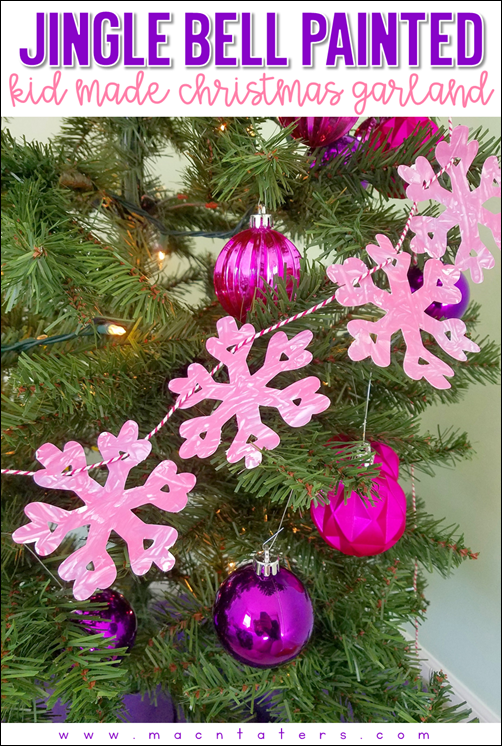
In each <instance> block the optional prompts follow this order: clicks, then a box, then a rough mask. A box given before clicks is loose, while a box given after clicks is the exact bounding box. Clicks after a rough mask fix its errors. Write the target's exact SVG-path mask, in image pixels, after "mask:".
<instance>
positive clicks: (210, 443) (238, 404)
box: [169, 316, 330, 469]
mask: <svg viewBox="0 0 502 746" xmlns="http://www.w3.org/2000/svg"><path fill="white" fill-rule="evenodd" d="M216 328H217V331H218V336H217V337H210V338H209V339H208V340H207V342H206V348H207V350H208V352H210V353H211V355H213V357H215V358H216V359H217V360H219V361H220V363H223V365H225V366H226V368H227V370H228V383H221V382H219V381H215V380H214V378H213V377H212V376H211V375H210V373H209V372H208V371H207V370H206V369H205V368H204V367H203V366H202V365H199V363H193V364H192V365H189V366H188V371H187V373H188V375H187V377H186V378H175V379H173V380H172V381H170V382H169V388H170V389H171V391H174V392H176V393H177V394H179V395H180V396H183V395H185V394H188V392H190V391H193V389H194V387H195V386H196V385H197V386H199V389H198V390H197V391H196V392H195V393H193V394H192V395H191V396H189V397H188V399H187V400H186V401H185V402H184V403H183V404H181V406H180V408H181V409H187V408H189V407H193V406H195V405H196V404H199V402H201V401H202V400H203V399H214V400H216V401H220V402H221V404H220V405H219V406H218V407H215V408H214V409H213V411H212V412H211V414H209V415H204V416H202V417H194V418H193V419H191V420H187V421H185V422H183V424H182V425H181V427H180V435H182V437H184V438H185V442H184V443H183V445H182V446H181V448H180V456H181V458H191V457H192V456H199V458H207V457H208V456H211V455H212V454H213V453H214V452H215V451H216V449H217V448H218V446H219V444H220V442H221V433H222V428H223V425H225V423H227V422H228V421H229V420H232V419H233V418H234V417H235V418H236V420H237V435H236V436H235V437H234V439H233V442H232V444H231V445H230V447H229V449H228V450H227V460H228V461H229V462H230V463H231V464H233V463H235V462H236V461H239V460H240V459H242V458H244V459H245V464H246V468H248V469H252V468H253V467H255V466H258V464H260V463H261V460H262V454H261V452H260V449H268V450H272V449H273V448H277V446H278V445H279V443H280V438H279V436H278V435H277V433H276V432H275V431H274V430H272V429H271V428H270V427H268V426H267V425H265V423H264V422H262V419H261V416H262V412H261V411H260V407H273V408H275V409H277V411H278V412H279V414H280V415H281V417H282V419H283V420H284V421H285V422H286V423H287V424H288V425H290V426H291V427H302V426H303V425H306V424H307V423H308V422H310V420H311V419H312V415H313V414H318V413H320V412H324V410H325V409H327V408H328V407H329V405H330V400H329V399H328V397H327V396H324V395H323V394H317V393H316V391H317V390H318V389H319V388H320V386H321V382H320V380H319V379H318V378H317V377H316V376H308V377H307V378H303V379H300V380H298V381H295V383H292V384H290V385H289V386H287V387H286V388H284V389H277V388H273V387H272V386H269V385H268V384H269V383H270V381H272V380H273V379H274V378H275V377H276V376H277V375H278V374H279V373H282V372H283V371H287V370H298V369H299V368H303V367H304V366H305V365H308V364H309V363H310V361H311V360H312V353H311V352H308V351H307V350H306V349H305V348H306V347H307V345H308V344H309V343H310V342H311V340H312V337H313V334H312V332H311V331H308V330H305V331H303V332H300V333H299V334H296V335H295V336H294V337H292V339H288V337H287V335H286V334H285V333H284V332H277V333H276V334H274V336H273V337H272V338H271V339H270V341H269V343H268V348H267V352H266V354H265V360H264V363H263V365H262V367H261V368H259V369H258V370H256V371H255V372H254V373H251V372H250V370H249V367H248V364H247V362H246V360H247V356H248V355H249V351H250V349H251V347H252V345H253V341H254V339H253V337H254V333H255V330H254V327H253V326H252V325H251V324H244V326H241V328H240V329H237V324H236V322H235V319H233V318H232V317H231V316H226V317H225V318H223V319H219V320H218V321H217V323H216ZM241 342H245V344H243V345H242V347H241V348H240V349H239V350H237V351H235V350H234V348H235V346H236V345H237V344H239V343H241Z"/></svg>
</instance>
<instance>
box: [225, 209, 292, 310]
mask: <svg viewBox="0 0 502 746" xmlns="http://www.w3.org/2000/svg"><path fill="white" fill-rule="evenodd" d="M277 277H282V278H285V280H286V292H287V294H288V298H290V299H291V298H292V297H293V294H294V292H295V287H297V286H298V283H299V282H300V252H299V251H298V249H297V248H296V246H295V245H294V244H293V243H292V242H291V241H290V240H289V238H286V236H283V235H282V233H279V231H275V230H274V229H273V228H272V224H271V218H270V216H269V215H253V217H252V224H251V226H250V227H249V228H248V229H247V230H245V231H241V232H240V233H238V234H237V235H236V236H233V238H231V239H230V241H228V243H226V244H225V246H224V247H223V249H222V250H221V252H220V254H219V256H218V258H217V260H216V266H215V268H214V290H215V292H216V296H217V298H218V300H219V301H220V303H221V305H222V306H223V308H224V309H225V311H226V312H227V313H229V314H230V315H231V316H233V317H234V318H235V319H237V320H238V321H245V319H246V314H247V312H248V311H249V309H250V308H251V306H252V305H253V299H254V298H255V297H256V298H261V300H265V295H264V293H263V292H262V291H263V290H264V288H265V287H266V286H271V287H276V280H275V278H277Z"/></svg>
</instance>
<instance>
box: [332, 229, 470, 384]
mask: <svg viewBox="0 0 502 746" xmlns="http://www.w3.org/2000/svg"><path fill="white" fill-rule="evenodd" d="M376 238H377V241H378V243H379V245H378V246H374V245H370V246H367V252H368V254H369V255H370V257H371V258H372V259H373V260H374V261H375V263H376V264H381V263H383V262H384V261H385V260H386V259H390V258H392V259H393V261H392V262H391V263H389V265H388V266H387V267H385V268H384V272H385V274H386V275H387V278H388V281H389V287H390V291H389V290H382V289H380V288H378V287H376V285H375V284H374V283H373V279H372V277H371V276H366V277H365V278H364V279H362V280H360V281H359V282H358V283H357V284H356V286H355V287H354V281H355V280H357V279H358V278H359V277H361V276H362V275H363V274H365V273H366V274H367V272H368V268H367V267H366V265H365V264H364V262H363V261H361V259H356V258H355V257H351V258H350V259H347V260H346V261H345V262H344V263H343V264H333V265H332V266H331V267H328V270H327V272H328V276H329V278H330V279H331V280H333V282H336V283H337V284H338V285H341V286H342V287H340V288H339V289H338V290H337V292H336V299H337V301H338V302H339V303H340V304H341V305H342V306H363V305H366V304H367V303H373V304H374V305H375V306H378V308H380V309H381V310H382V311H385V315H384V316H382V318H380V319H378V320H377V321H368V320H366V319H356V320H353V321H349V323H348V325H347V329H348V331H349V333H350V334H351V335H352V336H353V337H354V342H352V344H351V346H350V347H349V357H350V358H351V359H352V360H364V359H365V358H367V357H371V358H372V360H373V362H374V363H375V364H376V365H379V366H380V367H383V368H385V367H387V366H388V365H390V353H391V341H392V335H393V334H394V333H395V332H398V331H399V330H401V332H402V334H403V338H404V341H405V344H406V352H405V357H404V364H403V367H404V370H405V372H406V374H407V375H408V376H409V377H410V378H413V379H414V380H416V381H418V380H420V379H421V378H425V379H426V380H427V381H428V382H429V383H430V384H432V385H433V386H435V387H436V388H438V389H447V388H450V383H449V382H448V381H447V380H446V378H445V376H453V370H452V368H450V366H449V365H447V364H446V363H445V362H444V361H443V360H440V359H439V358H438V357H437V356H436V355H434V354H433V353H432V352H431V351H430V349H428V348H427V346H426V345H425V344H424V341H423V339H422V335H421V330H423V331H425V332H428V333H429V334H430V335H431V336H432V337H434V339H435V340H436V342H437V343H438V345H439V346H440V347H441V348H442V349H443V350H444V351H445V352H447V353H448V355H451V357H453V358H455V359H456V360H466V355H465V352H464V351H465V350H467V351H469V352H478V351H479V347H478V345H477V344H475V343H474V342H473V341H472V340H470V339H468V338H467V337H466V336H465V324H464V322H463V321H462V320H461V319H447V320H446V321H438V320H437V319H434V318H432V317H431V316H429V315H428V314H426V313H425V309H426V308H428V307H429V305H430V304H431V303H432V302H433V301H439V302H440V303H458V301H459V300H460V297H461V293H460V290H459V289H458V288H456V287H455V283H456V282H457V281H458V278H459V276H460V270H458V269H456V268H455V267H454V266H453V265H451V264H443V263H442V262H441V261H439V259H429V260H428V261H427V262H426V263H425V267H424V283H423V286H422V287H421V288H420V289H419V290H417V291H416V292H414V293H412V292H411V288H410V284H409V281H408V269H409V266H410V261H411V256H410V255H409V254H407V253H404V252H403V253H397V252H396V249H395V248H394V246H393V245H392V243H391V241H390V240H389V239H388V238H387V237H386V236H382V235H379V236H377V237H376ZM438 282H440V283H441V285H438Z"/></svg>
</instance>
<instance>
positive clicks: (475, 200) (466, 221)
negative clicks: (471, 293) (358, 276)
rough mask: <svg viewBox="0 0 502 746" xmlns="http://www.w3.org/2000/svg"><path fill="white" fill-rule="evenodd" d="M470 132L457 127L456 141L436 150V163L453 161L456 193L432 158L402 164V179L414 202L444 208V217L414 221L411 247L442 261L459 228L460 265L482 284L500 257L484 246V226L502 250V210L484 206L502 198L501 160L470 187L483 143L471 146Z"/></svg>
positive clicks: (450, 172) (457, 261)
mask: <svg viewBox="0 0 502 746" xmlns="http://www.w3.org/2000/svg"><path fill="white" fill-rule="evenodd" d="M468 135H469V128H468V127H462V126H459V127H455V129H454V130H453V132H452V136H451V142H450V143H447V142H445V141H444V140H442V141H441V142H439V143H438V144H437V146H436V159H437V161H438V163H439V164H440V165H441V166H442V167H443V168H444V167H446V166H447V165H448V164H449V163H450V161H452V163H451V165H450V166H449V168H448V175H449V177H450V182H451V191H450V190H449V189H445V188H444V187H442V186H441V184H440V183H439V181H438V180H437V179H436V180H434V181H432V183H430V182H431V179H432V178H433V177H434V171H433V169H432V166H431V164H430V163H429V161H428V160H427V158H423V157H422V156H420V157H418V158H417V160H416V162H415V165H414V166H411V167H410V166H399V168H398V172H399V175H400V176H401V177H402V178H403V179H404V180H405V181H406V182H407V183H408V184H409V186H408V188H407V189H406V195H407V197H409V199H412V200H413V201H414V202H420V201H422V200H428V199H431V200H435V201H436V202H439V203H440V204H442V205H444V207H445V210H444V211H443V212H442V213H441V215H439V217H431V216H429V215H419V216H417V217H414V218H413V219H412V221H411V223H410V230H411V231H413V233H415V234H416V235H415V237H414V238H413V239H412V241H411V249H412V251H414V252H416V253H419V254H421V253H424V252H427V253H428V254H430V256H432V257H434V258H435V259H440V258H441V257H442V256H443V255H444V253H445V251H446V247H447V241H448V231H449V230H450V229H451V228H454V227H455V226H458V227H459V229H460V236H461V242H460V246H459V248H458V251H457V254H456V257H455V266H456V267H457V268H458V269H460V270H462V271H470V273H471V278H472V280H473V282H476V283H479V282H483V269H491V268H492V267H493V266H494V264H495V259H494V257H493V255H492V253H491V252H490V251H489V249H488V248H487V247H486V246H485V245H484V243H483V241H482V240H481V236H480V234H479V225H483V226H486V227H487V228H489V229H490V230H491V231H492V233H493V237H494V239H495V242H496V244H497V246H498V248H500V238H501V237H500V212H498V213H493V212H490V211H489V210H488V209H487V208H486V207H484V203H485V202H486V201H487V200H488V199H490V198H491V197H500V191H501V190H500V183H501V174H500V166H499V164H498V160H497V158H496V156H489V157H488V158H487V159H486V160H485V162H484V164H483V168H482V171H481V179H480V184H479V186H478V187H477V188H476V189H472V190H471V188H470V185H469V181H468V178H467V172H468V171H469V168H470V166H471V164H472V162H473V160H474V158H475V157H476V154H477V152H478V147H479V146H478V142H477V141H476V140H472V142H468V141H467V140H468Z"/></svg>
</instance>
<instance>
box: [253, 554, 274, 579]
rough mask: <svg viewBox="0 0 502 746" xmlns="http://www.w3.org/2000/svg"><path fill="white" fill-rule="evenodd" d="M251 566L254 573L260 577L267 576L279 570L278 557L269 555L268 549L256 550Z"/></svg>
mask: <svg viewBox="0 0 502 746" xmlns="http://www.w3.org/2000/svg"><path fill="white" fill-rule="evenodd" d="M253 567H254V571H255V573H256V574H257V575H260V576H261V577H264V578H268V577H270V575H277V573H278V572H279V557H278V556H277V555H275V556H274V557H271V556H270V551H269V550H268V549H264V550H263V551H262V552H256V554H255V556H254V559H253Z"/></svg>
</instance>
